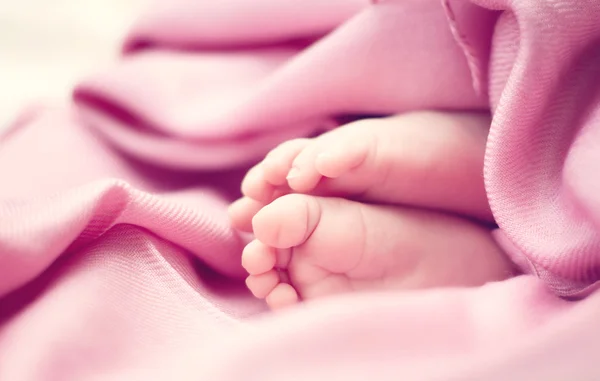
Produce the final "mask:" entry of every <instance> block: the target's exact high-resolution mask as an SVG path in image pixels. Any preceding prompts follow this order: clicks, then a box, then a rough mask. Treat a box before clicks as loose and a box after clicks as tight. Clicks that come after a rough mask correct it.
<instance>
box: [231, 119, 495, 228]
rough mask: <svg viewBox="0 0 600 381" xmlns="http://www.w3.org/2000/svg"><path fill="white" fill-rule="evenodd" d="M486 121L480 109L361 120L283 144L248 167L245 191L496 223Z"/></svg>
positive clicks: (258, 196)
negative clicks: (488, 183)
mask: <svg viewBox="0 0 600 381" xmlns="http://www.w3.org/2000/svg"><path fill="white" fill-rule="evenodd" d="M488 125H489V118H488V117H486V116H484V115H481V114H449V113H446V114H442V113H434V112H421V113H413V114H406V115H402V116H397V117H393V118H387V119H365V120H361V121H358V122H355V123H351V124H348V125H346V126H343V127H340V128H338V129H335V130H332V131H330V132H327V133H325V134H323V135H321V136H319V137H317V138H314V139H296V140H292V141H288V142H285V143H283V144H282V145H280V146H279V147H277V148H275V149H274V150H272V151H271V152H270V153H269V154H268V155H267V157H266V158H265V159H264V160H263V161H262V162H261V163H259V164H258V165H257V166H255V167H254V168H253V169H251V170H250V171H249V172H248V174H247V176H246V178H245V179H244V181H243V183H242V193H243V194H244V195H245V196H247V197H249V198H251V199H253V200H255V201H259V202H261V203H262V204H263V205H266V204H267V203H269V202H271V201H273V200H274V199H276V198H277V197H280V196H281V195H284V194H287V193H291V192H295V193H305V194H313V195H323V196H340V197H355V198H356V197H357V198H359V199H361V200H365V201H375V202H379V203H391V204H405V205H413V206H419V207H427V208H433V209H440V210H446V211H451V212H457V213H460V214H463V215H468V216H471V217H475V218H478V219H481V220H485V221H491V220H492V217H491V212H490V210H489V206H488V202H487V197H486V194H485V189H484V184H483V157H484V151H485V143H486V136H487V127H488Z"/></svg>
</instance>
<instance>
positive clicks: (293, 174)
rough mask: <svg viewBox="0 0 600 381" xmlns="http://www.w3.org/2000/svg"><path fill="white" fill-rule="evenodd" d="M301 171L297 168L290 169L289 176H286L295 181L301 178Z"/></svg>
mask: <svg viewBox="0 0 600 381" xmlns="http://www.w3.org/2000/svg"><path fill="white" fill-rule="evenodd" d="M300 174H301V173H300V170H299V169H298V168H296V167H294V168H292V169H290V171H289V172H288V175H287V176H286V179H288V180H290V179H295V178H296V177H300Z"/></svg>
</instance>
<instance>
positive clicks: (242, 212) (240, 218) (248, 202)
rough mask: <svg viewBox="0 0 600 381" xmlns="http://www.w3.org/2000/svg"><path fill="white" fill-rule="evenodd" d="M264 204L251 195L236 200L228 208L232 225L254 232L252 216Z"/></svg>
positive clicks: (244, 230)
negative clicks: (250, 196)
mask: <svg viewBox="0 0 600 381" xmlns="http://www.w3.org/2000/svg"><path fill="white" fill-rule="evenodd" d="M263 207H264V204H263V203H261V202H258V201H255V200H253V199H251V198H249V197H242V198H240V199H239V200H237V201H234V202H233V203H232V204H231V205H229V208H228V210H227V212H228V214H229V220H230V221H231V226H232V227H233V228H234V229H238V230H241V231H243V232H248V233H250V232H252V218H253V217H254V216H255V215H256V213H258V211H259V210H260V209H262V208H263Z"/></svg>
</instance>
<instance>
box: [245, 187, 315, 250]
mask: <svg viewBox="0 0 600 381" xmlns="http://www.w3.org/2000/svg"><path fill="white" fill-rule="evenodd" d="M320 217H321V210H320V205H319V202H318V201H317V200H316V199H315V198H314V197H310V196H305V195H300V194H289V195H286V196H283V197H280V198H278V199H276V200H275V201H273V202H272V203H270V204H269V205H267V206H265V207H264V208H262V209H261V210H260V211H259V212H258V213H256V215H255V216H254V218H253V219H252V227H253V231H254V234H255V236H256V238H257V239H258V240H259V241H261V242H262V243H264V244H265V245H269V246H273V247H276V248H279V249H287V248H290V247H294V246H298V245H301V244H302V243H304V242H305V241H306V240H307V239H308V238H309V237H310V235H311V234H312V232H313V231H314V229H315V228H316V226H317V224H318V223H319V220H320Z"/></svg>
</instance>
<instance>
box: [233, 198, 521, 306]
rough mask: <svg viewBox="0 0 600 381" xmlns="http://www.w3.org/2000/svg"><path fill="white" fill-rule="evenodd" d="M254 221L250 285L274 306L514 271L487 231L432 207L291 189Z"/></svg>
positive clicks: (473, 281) (472, 280)
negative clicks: (383, 203)
mask: <svg viewBox="0 0 600 381" xmlns="http://www.w3.org/2000/svg"><path fill="white" fill-rule="evenodd" d="M252 225H253V228H254V233H255V236H256V240H254V241H252V242H251V243H250V244H248V246H247V247H246V248H245V250H244V252H243V255H242V264H243V266H244V268H246V270H247V271H248V273H249V274H250V276H249V277H248V278H247V281H246V284H247V285H248V288H249V289H250V291H251V292H252V293H253V294H254V295H255V296H256V297H258V298H265V299H266V302H267V304H268V305H269V306H270V307H271V308H281V307H284V306H287V305H290V304H293V303H295V302H297V301H298V300H300V299H313V298H319V297H324V296H327V295H331V294H340V293H347V292H352V291H363V290H383V289H415V288H426V287H437V286H477V285H481V284H484V283H486V282H488V281H492V280H500V279H504V278H506V277H507V275H509V274H510V265H509V263H508V261H507V260H506V259H505V257H504V255H503V254H502V252H501V251H500V250H499V249H498V248H497V246H496V244H495V243H494V241H493V240H492V238H491V236H490V235H489V233H488V231H487V230H486V229H484V228H482V227H480V226H479V225H477V224H475V223H473V222H470V221H467V220H464V219H460V218H457V217H452V216H449V215H443V214H438V213H435V212H429V211H424V210H413V209H409V208H402V207H392V206H378V205H368V204H362V203H359V202H355V201H350V200H346V199H341V198H324V197H315V196H308V195H302V194H290V195H286V196H282V197H280V198H278V199H276V200H275V201H273V202H272V203H271V204H269V205H267V206H265V207H264V208H262V209H261V210H260V211H259V212H258V213H257V214H256V215H255V216H254V218H253V221H252ZM484 253H485V255H484Z"/></svg>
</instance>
